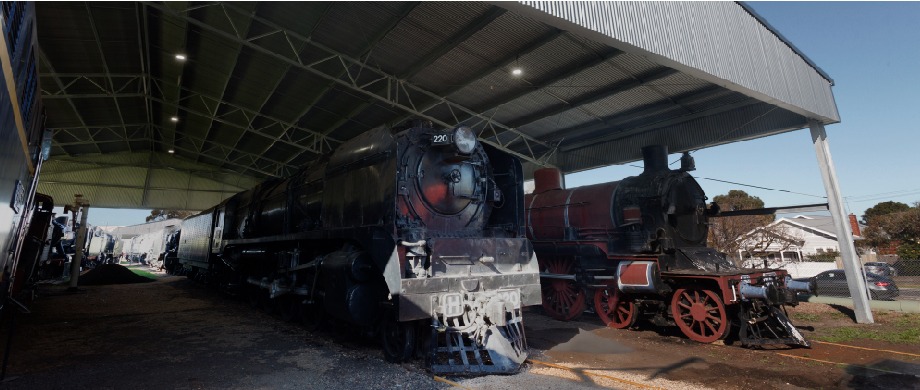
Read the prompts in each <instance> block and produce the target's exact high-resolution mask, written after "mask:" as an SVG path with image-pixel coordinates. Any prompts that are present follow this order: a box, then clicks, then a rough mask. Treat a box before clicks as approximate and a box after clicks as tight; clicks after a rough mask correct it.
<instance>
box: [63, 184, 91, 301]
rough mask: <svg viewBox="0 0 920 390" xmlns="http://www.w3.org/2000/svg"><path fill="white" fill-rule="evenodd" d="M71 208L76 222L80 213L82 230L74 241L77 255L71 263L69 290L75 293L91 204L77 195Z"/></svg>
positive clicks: (78, 230) (78, 231)
mask: <svg viewBox="0 0 920 390" xmlns="http://www.w3.org/2000/svg"><path fill="white" fill-rule="evenodd" d="M71 207H72V209H71V210H72V211H73V218H74V220H76V219H77V212H79V213H80V228H79V229H77V237H76V239H75V240H74V244H75V245H74V246H75V247H76V253H74V254H73V259H71V261H70V287H68V288H67V290H69V291H75V290H76V289H77V279H79V278H80V263H81V262H82V260H83V247H84V246H85V244H86V243H85V241H86V217H87V216H88V215H89V202H87V201H86V200H85V199H83V195H81V194H76V195H74V200H73V206H71ZM65 211H66V210H65Z"/></svg>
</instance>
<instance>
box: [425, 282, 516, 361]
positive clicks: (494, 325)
mask: <svg viewBox="0 0 920 390" xmlns="http://www.w3.org/2000/svg"><path fill="white" fill-rule="evenodd" d="M440 299H441V300H442V301H443V302H434V303H435V305H433V307H436V308H439V309H436V310H435V315H433V316H432V323H431V337H432V340H431V344H430V345H431V348H430V353H429V356H428V359H427V360H428V363H429V367H430V369H431V371H432V372H434V373H437V374H453V375H467V374H469V375H479V374H513V373H515V372H517V371H518V369H519V368H520V367H521V364H522V363H523V362H524V360H525V359H526V358H527V341H526V339H525V337H524V323H523V321H522V311H521V305H520V293H519V292H516V291H515V292H511V291H503V292H491V293H463V294H447V295H444V296H441V297H440ZM458 307H459V309H458ZM452 314H453V315H452Z"/></svg>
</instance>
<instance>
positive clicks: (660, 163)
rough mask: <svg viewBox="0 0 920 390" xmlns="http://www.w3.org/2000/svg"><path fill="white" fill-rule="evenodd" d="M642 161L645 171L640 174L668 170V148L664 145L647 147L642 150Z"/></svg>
mask: <svg viewBox="0 0 920 390" xmlns="http://www.w3.org/2000/svg"><path fill="white" fill-rule="evenodd" d="M642 161H643V162H644V163H645V170H644V171H643V172H642V173H652V172H657V171H661V170H667V169H668V147H667V146H664V145H649V146H645V147H643V148H642Z"/></svg>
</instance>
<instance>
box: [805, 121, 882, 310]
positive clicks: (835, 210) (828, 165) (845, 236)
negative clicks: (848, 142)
mask: <svg viewBox="0 0 920 390" xmlns="http://www.w3.org/2000/svg"><path fill="white" fill-rule="evenodd" d="M808 126H809V127H810V128H811V140H812V142H813V143H814V145H815V155H816V156H817V158H818V168H820V169H821V178H822V179H823V181H824V189H825V191H827V204H828V208H829V209H830V211H831V217H832V219H833V220H834V232H835V233H836V234H837V244H838V245H839V246H840V256H841V257H842V258H843V271H844V273H846V276H847V287H849V289H850V296H851V297H853V312H854V313H855V314H856V322H857V323H860V324H871V323H874V322H875V320H874V319H873V318H872V311H871V310H870V309H869V297H868V296H867V295H866V282H865V278H864V277H863V272H862V269H861V265H860V263H859V258H858V257H857V256H856V247H855V246H854V245H853V232H852V231H851V230H850V223H849V219H848V218H847V215H846V211H844V209H843V198H842V197H841V196H840V184H838V183H837V170H836V169H835V168H834V160H833V159H831V148H830V145H829V144H828V142H827V132H826V131H824V125H823V124H821V123H820V122H818V121H815V120H810V121H809V122H808Z"/></svg>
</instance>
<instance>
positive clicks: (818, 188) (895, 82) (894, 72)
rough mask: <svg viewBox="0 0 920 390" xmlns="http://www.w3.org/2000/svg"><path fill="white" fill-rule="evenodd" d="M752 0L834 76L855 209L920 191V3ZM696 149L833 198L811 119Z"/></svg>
mask: <svg viewBox="0 0 920 390" xmlns="http://www.w3.org/2000/svg"><path fill="white" fill-rule="evenodd" d="M748 4H749V5H750V6H751V7H752V8H754V10H755V11H756V12H757V13H758V14H760V15H761V16H762V17H764V18H765V19H766V20H767V22H769V23H770V24H771V25H772V26H773V27H774V28H776V29H777V30H778V31H779V32H780V33H781V34H782V35H783V36H785V37H786V39H788V40H789V41H790V42H792V44H793V45H795V46H796V47H797V48H798V49H799V50H800V51H801V52H803V53H804V54H805V55H806V56H807V57H808V58H810V59H811V60H812V62H814V63H815V64H817V65H818V67H820V68H821V69H823V70H824V72H825V73H827V74H828V75H829V76H830V77H831V78H832V79H833V80H834V87H833V88H832V91H833V93H834V97H835V99H836V101H837V108H838V111H839V112H840V117H841V122H840V123H837V124H833V125H828V126H826V130H827V135H828V138H827V139H828V142H829V144H830V150H831V155H832V157H833V161H834V165H835V166H836V169H837V178H838V180H839V183H840V188H841V192H842V194H843V196H844V206H845V207H846V210H847V212H850V213H853V214H856V215H857V216H861V215H862V214H863V213H864V212H865V210H866V209H867V208H869V207H872V206H874V205H876V204H877V203H879V202H884V201H889V200H890V201H897V202H902V203H906V204H913V203H914V202H917V201H920V181H918V180H917V179H916V177H917V175H916V174H915V173H916V172H920V157H917V150H918V149H920V131H918V130H920V129H918V126H920V104H918V103H920V93H918V90H920V26H918V22H917V21H920V3H917V2H749V3H748ZM693 156H694V158H695V160H696V167H697V170H696V171H694V172H693V175H694V176H695V177H696V178H697V180H698V181H699V183H700V185H701V186H702V187H703V189H704V190H705V191H706V193H707V195H708V196H709V198H710V199H712V198H713V197H714V196H716V195H720V194H726V193H728V191H729V190H733V189H740V190H744V191H745V192H747V193H748V194H751V195H753V196H757V197H759V198H760V199H762V200H763V201H764V203H765V205H766V206H767V207H777V206H789V205H800V204H813V203H824V202H826V200H825V199H823V197H824V196H825V195H826V193H825V189H824V184H823V182H822V180H821V172H820V171H819V169H818V163H817V158H816V156H815V151H814V146H813V144H812V142H811V135H810V132H809V130H808V129H803V130H797V131H793V132H789V133H785V134H781V135H777V136H771V137H765V138H760V139H756V140H750V141H744V142H737V143H734V144H729V145H722V146H716V147H712V148H708V149H703V150H699V151H696V152H695V153H693ZM678 157H679V156H678V155H676V154H675V155H671V156H670V160H671V161H674V160H676V159H677V158H678ZM637 166H638V167H637ZM639 167H641V162H639V163H633V164H632V165H623V166H613V167H607V168H600V169H596V170H591V171H585V172H579V173H575V174H570V175H567V176H566V185H567V186H568V187H575V186H580V185H586V184H594V183H598V182H606V181H616V180H620V179H622V178H624V177H627V176H634V175H637V174H639V173H640V172H641V168H639ZM711 179H717V180H723V181H730V182H735V183H742V184H747V185H752V186H757V187H763V188H768V189H761V188H755V187H746V186H739V185H736V184H727V183H723V182H719V181H715V180H711ZM769 189H772V190H769ZM148 215H150V211H149V210H112V209H92V208H91V209H90V212H89V223H90V224H93V225H103V226H104V225H116V226H127V225H134V224H139V223H144V218H145V217H146V216H148Z"/></svg>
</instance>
